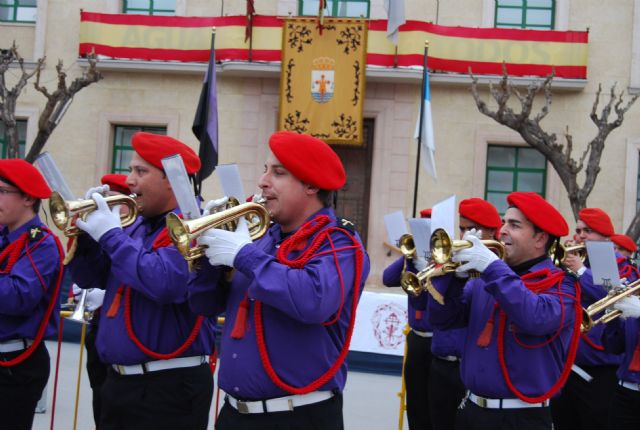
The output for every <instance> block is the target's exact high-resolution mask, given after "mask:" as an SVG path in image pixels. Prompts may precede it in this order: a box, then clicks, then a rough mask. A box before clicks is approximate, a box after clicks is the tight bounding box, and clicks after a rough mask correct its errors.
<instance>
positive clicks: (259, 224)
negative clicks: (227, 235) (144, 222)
mask: <svg viewBox="0 0 640 430" xmlns="http://www.w3.org/2000/svg"><path fill="white" fill-rule="evenodd" d="M236 203H237V200H236ZM243 217H244V218H245V219H246V220H247V223H248V227H249V236H251V240H256V239H258V238H260V237H262V236H263V235H264V234H265V233H266V232H267V229H268V228H269V222H270V221H271V217H270V216H269V212H267V209H265V207H264V206H262V205H261V204H258V203H253V202H250V203H243V204H241V205H240V204H237V205H236V206H233V207H230V208H228V209H225V210H223V211H221V212H216V213H213V214H211V215H207V216H203V217H201V218H197V219H192V220H183V219H181V218H180V217H178V215H176V214H174V213H170V214H169V215H168V216H167V230H168V231H169V237H170V238H171V241H172V242H173V244H174V245H175V247H176V248H178V251H180V253H181V254H182V256H183V257H184V258H185V260H187V261H193V260H196V259H198V258H200V257H202V256H203V255H204V247H202V246H194V245H193V242H194V240H195V239H197V238H198V236H200V235H201V234H202V233H204V232H205V231H207V230H209V229H210V228H222V229H225V230H235V229H236V227H237V223H238V220H239V219H240V218H243Z"/></svg>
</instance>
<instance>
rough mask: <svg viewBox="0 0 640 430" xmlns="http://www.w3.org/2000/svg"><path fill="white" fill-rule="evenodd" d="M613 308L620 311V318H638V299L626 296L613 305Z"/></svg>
mask: <svg viewBox="0 0 640 430" xmlns="http://www.w3.org/2000/svg"><path fill="white" fill-rule="evenodd" d="M613 308H614V309H617V310H619V311H622V315H620V317H621V318H640V298H638V296H628V297H625V298H623V299H620V300H618V301H617V302H615V303H614V304H613Z"/></svg>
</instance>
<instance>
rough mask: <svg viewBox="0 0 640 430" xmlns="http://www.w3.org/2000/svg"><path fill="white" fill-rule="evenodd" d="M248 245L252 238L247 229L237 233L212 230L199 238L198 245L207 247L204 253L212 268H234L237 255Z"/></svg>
mask: <svg viewBox="0 0 640 430" xmlns="http://www.w3.org/2000/svg"><path fill="white" fill-rule="evenodd" d="M248 243H251V238H250V237H249V233H248V232H247V230H246V227H245V228H238V230H237V231H235V232H233V231H226V230H221V229H218V228H211V229H209V230H207V231H205V232H204V233H203V234H202V236H200V237H199V238H198V245H203V246H206V247H207V248H206V249H205V251H204V253H205V255H206V256H207V258H208V259H209V263H210V264H211V265H212V266H228V267H233V262H234V260H235V259H236V255H237V254H238V252H240V249H242V247H243V246H245V245H246V244H248Z"/></svg>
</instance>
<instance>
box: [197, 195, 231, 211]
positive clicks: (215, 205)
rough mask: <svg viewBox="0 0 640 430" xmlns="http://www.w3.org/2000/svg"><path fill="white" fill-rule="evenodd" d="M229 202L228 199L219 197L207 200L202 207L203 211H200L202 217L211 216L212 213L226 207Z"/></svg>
mask: <svg viewBox="0 0 640 430" xmlns="http://www.w3.org/2000/svg"><path fill="white" fill-rule="evenodd" d="M228 201H229V197H226V196H225V197H220V198H219V199H215V200H209V201H208V202H207V204H206V205H205V206H204V210H203V211H202V216H207V215H211V214H212V213H216V212H218V211H219V209H220V208H221V207H222V206H224V205H226V204H227V202H228Z"/></svg>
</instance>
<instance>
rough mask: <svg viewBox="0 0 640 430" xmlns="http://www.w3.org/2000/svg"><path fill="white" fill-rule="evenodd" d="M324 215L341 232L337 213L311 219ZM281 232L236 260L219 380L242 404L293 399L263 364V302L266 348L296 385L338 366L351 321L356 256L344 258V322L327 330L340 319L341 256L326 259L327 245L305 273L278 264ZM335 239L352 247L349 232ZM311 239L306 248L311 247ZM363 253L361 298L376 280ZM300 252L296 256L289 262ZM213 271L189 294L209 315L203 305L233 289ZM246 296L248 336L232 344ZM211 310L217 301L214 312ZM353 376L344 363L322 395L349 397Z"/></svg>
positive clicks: (196, 306)
mask: <svg viewBox="0 0 640 430" xmlns="http://www.w3.org/2000/svg"><path fill="white" fill-rule="evenodd" d="M318 214H323V215H328V216H329V217H330V219H331V222H330V224H329V225H328V226H327V227H331V226H336V219H335V215H334V214H333V211H332V210H331V209H329V208H324V209H321V210H320V211H319V212H317V213H316V214H314V216H312V217H311V218H313V217H315V215H318ZM280 233H281V231H280V226H279V225H278V224H274V225H273V226H271V227H270V229H269V230H268V232H267V234H265V235H264V236H263V237H262V238H260V239H259V240H257V241H256V242H255V243H253V244H248V245H245V246H244V247H243V248H242V249H241V250H240V252H239V253H238V254H237V255H236V258H235V261H234V266H235V269H236V271H235V273H234V276H233V280H232V282H231V286H230V288H229V289H228V301H227V306H226V322H225V326H224V331H223V334H222V341H221V342H222V345H221V348H220V369H219V379H218V380H219V384H220V388H222V389H223V390H224V391H225V392H227V393H229V394H230V395H232V396H234V397H237V398H240V399H252V400H256V399H267V398H272V397H279V396H284V395H287V394H289V393H287V392H285V391H283V390H281V389H280V388H278V387H277V386H276V385H275V384H274V383H273V382H272V381H271V379H270V378H269V376H268V375H267V374H266V372H265V370H264V367H263V364H262V362H261V360H260V355H259V352H258V345H257V343H256V332H255V327H254V319H253V312H254V307H255V300H260V301H261V302H262V303H263V307H262V313H263V318H262V320H263V324H264V333H265V334H264V335H265V343H266V346H267V351H268V353H269V357H270V359H271V363H272V365H273V368H274V369H275V371H276V373H277V374H278V375H279V376H280V378H281V379H282V380H284V381H285V382H286V383H288V384H290V385H293V386H295V387H301V386H305V385H307V384H309V383H311V382H312V381H314V380H316V379H317V378H319V377H320V376H321V375H322V374H324V373H325V372H326V371H327V370H328V369H329V368H330V367H331V365H333V363H334V362H335V360H336V358H337V357H338V354H339V353H340V350H341V349H342V347H343V345H344V341H345V335H346V331H347V327H348V325H349V319H350V317H351V306H352V303H353V300H354V297H353V286H354V285H353V284H354V275H355V269H356V265H355V253H354V250H353V249H349V250H344V251H340V252H338V253H337V256H338V260H339V267H340V272H341V273H342V281H343V282H344V306H343V308H342V312H341V314H340V318H339V319H338V322H337V323H335V324H332V325H328V326H324V325H322V323H324V322H327V321H331V320H332V319H333V318H334V316H335V314H336V312H337V311H338V309H339V306H340V302H341V300H342V293H341V289H340V274H339V272H338V271H337V269H336V261H335V259H334V255H333V253H326V254H322V253H324V252H325V251H328V250H329V249H330V245H329V243H328V241H326V240H325V241H324V242H323V243H322V245H321V246H320V248H319V249H318V251H317V253H318V254H322V255H320V256H318V257H316V258H313V259H311V260H309V261H308V262H307V264H306V265H305V266H304V268H301V269H294V268H291V267H288V266H286V265H284V264H282V263H280V262H278V260H277V259H276V257H275V254H276V251H277V249H278V247H279V246H280V243H281V242H282V239H281V234H280ZM331 239H332V241H333V246H334V247H335V248H341V247H350V246H353V242H352V241H351V239H349V238H348V237H347V236H346V235H345V234H341V233H338V232H334V233H332V234H331ZM311 240H312V239H309V241H308V242H307V243H308V244H310V243H311ZM358 242H359V239H358ZM359 243H360V242H359ZM360 246H362V245H361V244H360ZM362 251H363V267H362V278H361V280H360V285H359V292H362V289H363V288H364V283H365V280H366V279H367V275H368V274H369V258H368V256H367V254H366V253H365V252H364V249H363V250H362ZM298 254H299V253H292V254H291V255H289V258H294V257H296V256H297V255H298ZM202 260H204V259H202ZM203 264H205V263H203ZM211 270H212V269H207V270H203V271H201V272H199V273H197V276H195V277H193V278H192V280H191V282H190V284H189V288H190V296H191V297H192V298H193V299H195V300H194V302H192V307H193V309H194V310H195V311H197V312H200V313H205V314H206V313H208V312H209V311H208V309H207V306H206V305H205V306H203V303H202V297H203V296H205V295H206V292H207V291H212V290H214V289H220V288H225V289H226V288H227V286H225V285H224V283H223V282H221V283H216V282H215V280H212V279H210V278H209V275H210V274H211V273H212V271H211ZM216 284H217V285H216ZM245 296H248V298H249V312H248V318H247V320H246V327H247V330H246V332H245V333H244V336H243V337H242V338H241V339H232V338H231V331H232V329H233V327H234V324H235V321H236V316H237V313H238V307H239V305H240V302H241V301H242V300H243V298H244V297H245ZM358 298H359V297H358ZM211 306H215V303H214V302H212V303H211V304H210V305H209V306H208V307H209V308H210V307H211ZM346 377H347V367H346V364H343V365H342V366H341V368H340V369H339V370H338V372H337V373H336V374H335V375H334V376H333V378H331V379H330V380H329V381H328V382H327V383H326V384H325V385H323V386H322V387H320V388H319V390H332V389H337V390H339V391H342V389H343V388H344V384H345V381H346Z"/></svg>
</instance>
